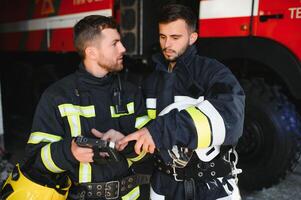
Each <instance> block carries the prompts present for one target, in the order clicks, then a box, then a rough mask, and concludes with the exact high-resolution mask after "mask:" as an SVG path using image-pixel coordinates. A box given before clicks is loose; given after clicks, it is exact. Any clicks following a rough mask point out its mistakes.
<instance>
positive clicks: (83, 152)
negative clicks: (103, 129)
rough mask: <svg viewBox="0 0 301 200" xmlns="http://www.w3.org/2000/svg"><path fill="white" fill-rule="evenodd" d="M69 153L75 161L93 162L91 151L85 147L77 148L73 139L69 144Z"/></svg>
mask: <svg viewBox="0 0 301 200" xmlns="http://www.w3.org/2000/svg"><path fill="white" fill-rule="evenodd" d="M71 152H72V154H73V156H74V157H75V159H76V160H78V161H79V162H83V163H89V162H93V156H94V153H93V149H91V148H86V147H79V146H78V145H77V144H76V143H75V141H74V139H73V140H72V142H71Z"/></svg>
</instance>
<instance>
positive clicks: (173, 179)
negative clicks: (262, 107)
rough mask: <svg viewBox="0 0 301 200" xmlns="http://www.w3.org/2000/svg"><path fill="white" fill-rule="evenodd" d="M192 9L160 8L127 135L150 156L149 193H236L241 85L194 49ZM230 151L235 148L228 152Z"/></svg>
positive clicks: (204, 199)
mask: <svg viewBox="0 0 301 200" xmlns="http://www.w3.org/2000/svg"><path fill="white" fill-rule="evenodd" d="M196 22H197V19H196V16H195V15H194V13H193V12H192V11H191V10H190V9H189V8H187V7H185V6H183V5H177V4H169V5H166V6H165V7H163V8H162V9H161V12H160V14H159V41H160V46H161V50H162V52H160V53H158V54H155V55H154V56H153V61H154V64H155V67H156V70H155V71H154V72H153V73H152V74H151V75H150V77H149V78H148V79H147V80H146V81H145V86H144V93H145V96H146V106H147V109H148V114H149V117H150V118H152V119H154V120H152V122H150V123H149V124H148V125H147V126H146V127H144V128H142V129H140V130H138V131H136V132H134V133H132V134H130V135H128V136H126V137H125V138H123V139H122V140H121V141H120V142H119V144H120V147H121V149H122V148H123V147H124V146H125V145H126V143H127V142H129V141H135V140H136V144H135V151H136V153H139V152H140V151H141V148H142V149H143V150H144V151H146V152H150V153H153V152H155V154H154V155H155V157H156V162H155V166H156V170H155V172H154V174H153V176H152V178H151V187H152V188H151V199H156V200H159V199H167V200H177V199H178V200H182V199H186V200H191V199H198V200H213V199H239V198H240V195H239V190H238V187H237V185H236V174H237V173H239V172H240V170H239V169H236V167H235V165H236V162H237V154H236V153H235V150H234V148H233V146H235V144H236V143H237V141H238V139H239V137H240V136H241V135H242V130H243V120H244V99H245V96H244V92H243V90H242V88H241V86H240V85H239V83H238V81H237V80H236V78H235V77H234V75H233V74H232V73H231V72H230V70H229V69H228V68H227V67H225V66H224V65H223V64H221V63H219V62H218V61H216V60H214V59H210V58H206V57H202V56H199V55H197V50H196V47H195V46H194V43H195V42H196V40H197V38H198V34H197V32H196ZM235 155H236V156H235Z"/></svg>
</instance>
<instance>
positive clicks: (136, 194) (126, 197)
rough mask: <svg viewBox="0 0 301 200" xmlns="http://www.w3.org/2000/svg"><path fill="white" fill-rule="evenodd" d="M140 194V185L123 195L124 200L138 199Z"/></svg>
mask: <svg viewBox="0 0 301 200" xmlns="http://www.w3.org/2000/svg"><path fill="white" fill-rule="evenodd" d="M139 196H140V188H139V186H137V187H135V188H134V189H132V190H131V191H130V192H129V193H127V194H126V195H124V196H123V197H121V199H122V200H136V199H138V198H139Z"/></svg>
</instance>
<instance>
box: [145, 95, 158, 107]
mask: <svg viewBox="0 0 301 200" xmlns="http://www.w3.org/2000/svg"><path fill="white" fill-rule="evenodd" d="M146 107H147V108H151V109H156V108H157V99H156V98H146Z"/></svg>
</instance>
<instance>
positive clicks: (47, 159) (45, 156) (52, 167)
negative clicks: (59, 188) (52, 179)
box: [41, 143, 65, 173]
mask: <svg viewBox="0 0 301 200" xmlns="http://www.w3.org/2000/svg"><path fill="white" fill-rule="evenodd" d="M41 158H42V162H43V164H44V166H45V167H46V168H47V169H48V170H49V171H51V172H53V173H61V172H64V171H65V170H63V169H61V168H59V167H58V166H57V165H56V164H55V163H54V161H53V160H52V157H51V143H50V144H47V145H45V146H44V147H43V148H42V149H41Z"/></svg>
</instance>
